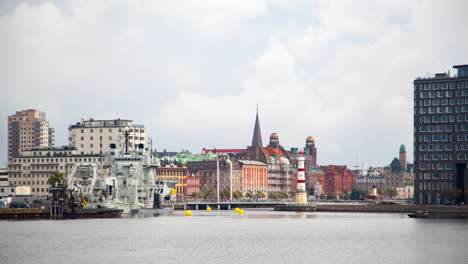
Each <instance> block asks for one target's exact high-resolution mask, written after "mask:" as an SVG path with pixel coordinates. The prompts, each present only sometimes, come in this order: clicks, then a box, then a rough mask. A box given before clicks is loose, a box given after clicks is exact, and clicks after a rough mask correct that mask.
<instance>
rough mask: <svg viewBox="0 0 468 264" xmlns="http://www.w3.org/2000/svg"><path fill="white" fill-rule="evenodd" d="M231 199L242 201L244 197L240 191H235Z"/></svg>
mask: <svg viewBox="0 0 468 264" xmlns="http://www.w3.org/2000/svg"><path fill="white" fill-rule="evenodd" d="M232 197H233V198H234V199H242V198H243V197H244V194H243V193H242V192H241V191H239V190H237V191H235V192H233V193H232Z"/></svg>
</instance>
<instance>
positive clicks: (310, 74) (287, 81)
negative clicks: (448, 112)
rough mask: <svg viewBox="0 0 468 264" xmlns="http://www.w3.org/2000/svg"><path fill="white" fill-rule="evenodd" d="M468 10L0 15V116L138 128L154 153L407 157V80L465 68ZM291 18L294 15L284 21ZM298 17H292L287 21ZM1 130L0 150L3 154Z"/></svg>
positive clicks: (240, 8) (237, 6)
mask: <svg viewBox="0 0 468 264" xmlns="http://www.w3.org/2000/svg"><path fill="white" fill-rule="evenodd" d="M464 10H467V4H466V2H465V1H451V2H450V4H443V5H442V4H440V3H439V2H437V1H411V2H407V1H391V2H376V1H359V2H358V3H356V1H351V0H350V1H316V2H312V3H311V2H309V1H284V0H254V1H252V0H250V1H247V0H246V1H219V0H203V1H182V2H180V1H91V0H86V1H78V2H70V3H68V4H66V5H63V6H56V5H54V4H52V3H49V2H47V1H44V2H43V3H41V4H37V5H30V4H27V3H23V4H20V5H18V6H17V7H16V8H15V9H13V10H10V12H3V14H4V15H1V16H0V35H1V36H2V41H1V42H0V57H1V58H2V60H1V61H0V72H2V76H1V78H0V87H1V88H0V89H1V93H2V96H1V97H0V110H1V111H0V112H1V114H2V116H1V117H0V118H2V119H3V120H6V116H7V115H9V114H12V113H13V112H14V111H16V110H20V109H25V108H38V109H40V110H43V111H46V113H47V116H48V118H49V120H50V121H51V123H52V125H53V126H55V127H57V133H58V134H57V139H58V140H57V141H58V143H59V144H64V143H66V128H67V125H69V124H70V123H71V122H76V121H78V120H79V119H80V118H81V117H83V118H89V117H95V118H116V117H121V118H131V119H135V121H136V122H138V123H144V124H145V125H146V126H147V127H148V129H149V130H150V133H151V135H152V136H153V137H155V138H156V141H155V142H156V144H157V147H158V148H167V149H171V148H172V149H180V148H189V149H191V150H192V151H199V150H200V149H201V148H202V147H212V146H217V147H245V146H246V145H248V144H249V143H250V140H251V134H252V129H253V122H254V114H255V105H256V104H259V105H260V118H261V126H262V130H263V136H264V141H265V142H266V141H267V139H268V135H269V133H271V132H278V133H279V134H280V136H281V139H280V140H281V143H282V144H283V145H285V146H286V147H291V146H302V145H303V144H304V141H305V138H306V136H309V135H313V136H314V137H315V138H316V140H317V145H318V147H319V161H320V162H321V163H323V164H324V163H335V164H343V163H347V164H348V165H350V164H351V163H354V162H355V159H356V157H357V156H359V158H360V159H361V160H364V161H369V162H370V163H372V164H373V165H384V164H385V163H387V162H388V161H389V160H391V158H392V157H393V156H394V155H396V153H397V150H398V146H399V144H401V143H404V144H406V145H407V147H408V150H409V152H410V153H411V146H412V81H413V80H414V78H415V77H416V76H420V75H425V73H426V72H436V71H444V70H447V69H449V68H450V67H451V66H452V65H454V64H461V63H467V61H468V58H467V56H468V55H467V54H465V53H463V52H462V51H463V50H464V49H465V47H464V46H465V43H466V42H467V40H468V35H466V34H465V31H466V29H465V26H466V24H467V18H466V16H465V14H464ZM291 14H295V15H291ZM296 14H297V16H296ZM5 131H6V124H5V122H2V123H1V130H0V138H2V140H0V148H1V150H2V151H1V152H2V155H0V156H1V157H0V160H4V159H5V154H4V151H3V150H6V134H5Z"/></svg>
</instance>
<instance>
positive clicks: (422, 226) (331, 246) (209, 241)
mask: <svg viewBox="0 0 468 264" xmlns="http://www.w3.org/2000/svg"><path fill="white" fill-rule="evenodd" d="M193 213H194V215H193V216H192V217H185V216H183V212H176V213H175V214H174V215H171V216H164V217H155V218H140V219H109V220H106V219H96V220H68V221H28V222H5V221H2V222H0V257H1V258H0V263H113V264H117V263H126V264H127V263H223V264H229V263H270V264H271V263H293V262H294V263H334V264H335V263H372V264H376V263H379V264H380V263H392V264H395V263H425V264H426V263H467V259H468V250H467V246H466V244H467V243H468V222H467V221H463V220H428V219H410V218H407V217H406V216H405V215H402V214H350V213H288V212H272V211H246V214H245V215H243V216H239V215H237V214H236V213H234V212H225V211H221V212H219V213H218V212H211V213H207V212H204V211H194V212H193Z"/></svg>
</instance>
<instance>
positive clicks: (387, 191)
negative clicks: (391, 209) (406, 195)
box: [385, 188, 398, 199]
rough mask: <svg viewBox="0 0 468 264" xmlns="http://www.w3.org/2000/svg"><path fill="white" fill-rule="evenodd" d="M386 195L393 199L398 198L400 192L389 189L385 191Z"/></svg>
mask: <svg viewBox="0 0 468 264" xmlns="http://www.w3.org/2000/svg"><path fill="white" fill-rule="evenodd" d="M385 194H387V195H388V196H390V198H392V199H393V197H397V196H398V191H397V190H396V189H395V188H387V189H386V190H385Z"/></svg>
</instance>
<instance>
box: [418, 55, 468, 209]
mask: <svg viewBox="0 0 468 264" xmlns="http://www.w3.org/2000/svg"><path fill="white" fill-rule="evenodd" d="M454 68H455V69H456V70H457V75H455V76H450V73H437V74H435V76H434V77H431V78H417V79H416V80H414V168H415V170H414V172H415V180H414V192H415V193H414V194H415V201H416V203H418V204H426V203H428V204H438V203H445V202H448V201H449V200H453V196H454V195H455V196H459V198H458V200H459V201H461V200H464V202H465V204H466V203H467V202H468V169H467V163H468V64H466V65H458V66H454ZM465 190H466V191H465ZM463 193H465V194H463Z"/></svg>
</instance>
